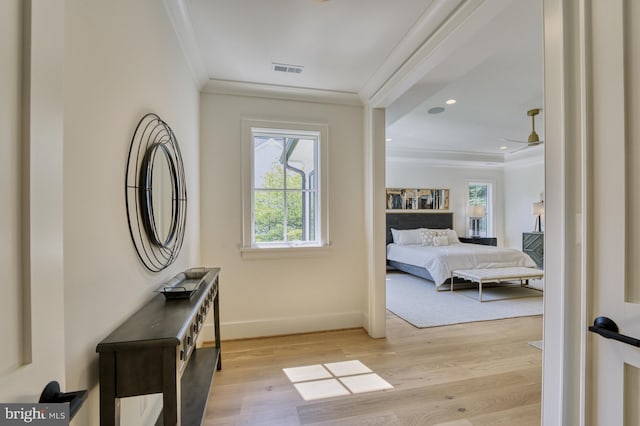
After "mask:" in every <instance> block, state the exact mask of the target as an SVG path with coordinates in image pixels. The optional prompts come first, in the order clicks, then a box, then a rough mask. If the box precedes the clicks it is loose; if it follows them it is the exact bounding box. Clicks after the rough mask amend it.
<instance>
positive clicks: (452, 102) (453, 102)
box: [445, 99, 458, 105]
mask: <svg viewBox="0 0 640 426" xmlns="http://www.w3.org/2000/svg"><path fill="white" fill-rule="evenodd" d="M456 102H458V101H456V100H455V99H449V100H448V101H447V102H445V103H446V104H447V105H453V104H455V103H456Z"/></svg>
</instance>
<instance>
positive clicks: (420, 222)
mask: <svg viewBox="0 0 640 426" xmlns="http://www.w3.org/2000/svg"><path fill="white" fill-rule="evenodd" d="M391 228H393V229H415V228H430V229H447V228H448V229H453V213H452V212H446V213H422V212H420V213H414V212H406V213H392V212H387V244H389V243H392V242H393V239H392V238H391Z"/></svg>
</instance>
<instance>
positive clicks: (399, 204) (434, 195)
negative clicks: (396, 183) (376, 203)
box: [387, 188, 449, 210]
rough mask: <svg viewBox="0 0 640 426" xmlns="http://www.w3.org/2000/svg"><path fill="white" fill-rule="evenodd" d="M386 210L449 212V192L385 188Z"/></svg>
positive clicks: (446, 190) (426, 189) (445, 190)
mask: <svg viewBox="0 0 640 426" xmlns="http://www.w3.org/2000/svg"><path fill="white" fill-rule="evenodd" d="M387 210H449V190H448V189H431V188H417V189H416V188H387Z"/></svg>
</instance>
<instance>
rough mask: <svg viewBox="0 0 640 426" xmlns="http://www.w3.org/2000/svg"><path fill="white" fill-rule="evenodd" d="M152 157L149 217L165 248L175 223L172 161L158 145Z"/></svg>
mask: <svg viewBox="0 0 640 426" xmlns="http://www.w3.org/2000/svg"><path fill="white" fill-rule="evenodd" d="M153 151H154V152H153V155H152V157H151V161H152V164H151V176H150V177H151V182H149V183H150V185H149V190H150V192H151V206H150V207H151V210H152V211H150V212H149V216H151V217H152V218H153V221H152V223H153V224H154V226H153V228H154V229H153V232H154V233H155V236H156V241H157V242H158V243H159V244H160V245H162V246H165V245H166V244H167V241H168V240H169V237H170V236H171V225H172V223H173V211H172V200H173V199H174V193H173V185H172V173H171V170H172V168H171V160H170V159H169V156H168V153H167V150H166V149H165V148H164V146H163V145H161V144H158V145H156V146H155V147H154V148H153Z"/></svg>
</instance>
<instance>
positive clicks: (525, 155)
mask: <svg viewBox="0 0 640 426" xmlns="http://www.w3.org/2000/svg"><path fill="white" fill-rule="evenodd" d="M504 163H505V167H511V166H519V167H522V166H532V165H535V164H544V144H542V145H538V146H532V147H528V148H526V149H523V150H522V151H518V152H514V153H511V154H509V153H507V154H505V155H504Z"/></svg>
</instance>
